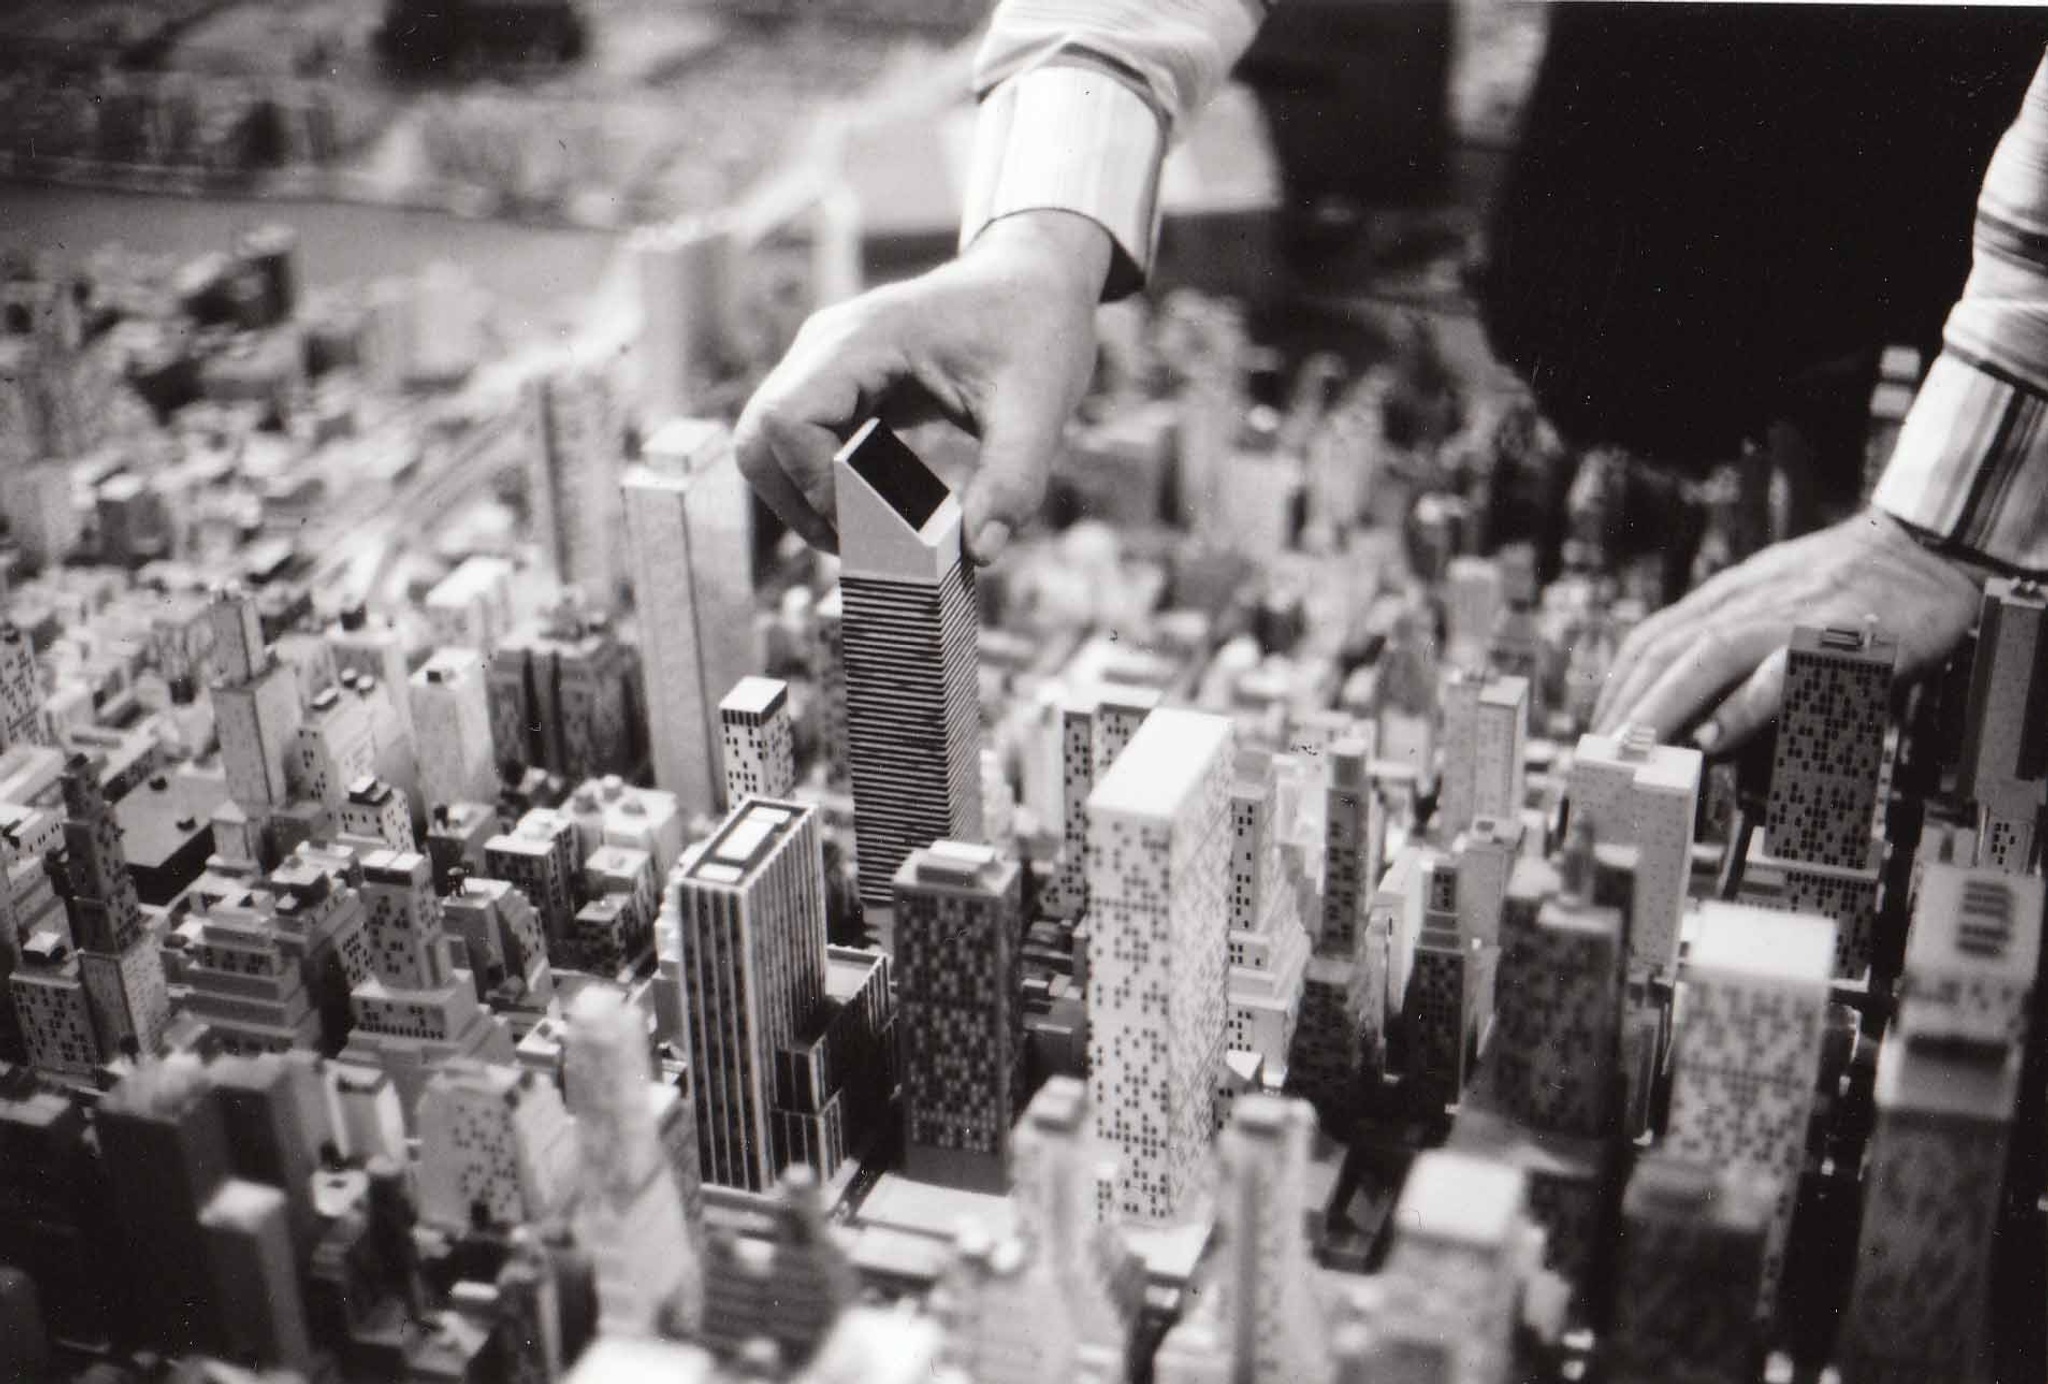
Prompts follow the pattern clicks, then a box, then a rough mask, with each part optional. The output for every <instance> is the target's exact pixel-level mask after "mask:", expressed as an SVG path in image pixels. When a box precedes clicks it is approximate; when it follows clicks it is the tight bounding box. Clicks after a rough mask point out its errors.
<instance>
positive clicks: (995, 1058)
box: [895, 841, 1024, 1191]
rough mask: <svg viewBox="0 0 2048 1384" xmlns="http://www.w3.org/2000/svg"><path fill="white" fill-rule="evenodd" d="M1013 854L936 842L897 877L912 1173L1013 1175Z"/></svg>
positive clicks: (992, 1184) (1016, 1003) (986, 1181)
mask: <svg viewBox="0 0 2048 1384" xmlns="http://www.w3.org/2000/svg"><path fill="white" fill-rule="evenodd" d="M1018 880H1019V871H1018V868H1017V865H1016V862H1014V861H1009V860H1004V859H1002V858H1001V857H1000V856H998V855H997V854H996V852H995V851H994V850H992V849H990V848H989V847H987V846H976V845H971V844H966V843H962V842H956V841H938V842H934V843H933V844H932V845H930V846H928V847H925V848H923V849H921V850H917V851H913V852H911V854H910V856H909V858H908V859H906V860H905V861H904V862H903V868H902V869H901V870H899V871H897V873H896V915H895V934H896V986H897V1002H898V1004H899V1006H900V1018H901V1022H902V1025H903V1039H902V1046H903V1126H904V1154H905V1164H906V1167H907V1169H908V1171H909V1173H910V1175H911V1176H912V1177H915V1178H921V1179H924V1180H926V1181H930V1182H941V1183H948V1184H954V1185H959V1186H968V1187H979V1188H983V1189H985V1190H988V1191H1001V1190H1002V1189H1003V1188H1004V1187H1005V1186H1006V1185H1008V1182H1009V1151H1010V1124H1011V1121H1012V1119H1013V1117H1014V1115H1015V1113H1016V1081H1017V1076H1018V1070H1017V1068H1018V1058H1019V1057H1020V1056H1021V1053H1022V1039H1023V1028H1024V1011H1023V996H1022V995H1021V994H1019V993H1018V974H1017V938H1018V935H1019V930H1020V929H1019V924H1018V912H1019V909H1020V908H1021V898H1020V889H1019V883H1018Z"/></svg>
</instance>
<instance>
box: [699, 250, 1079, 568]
mask: <svg viewBox="0 0 2048 1384" xmlns="http://www.w3.org/2000/svg"><path fill="white" fill-rule="evenodd" d="M1109 258H1110V244H1109V237H1108V235H1107V234H1106V233H1105V232H1104V231H1103V230H1102V229H1101V228H1100V227H1099V226H1097V225H1096V224H1095V223H1094V222H1092V221H1089V220H1086V219H1084V218H1082V217H1080V216H1076V215H1073V214H1071V213H1068V212H1063V211H1040V212H1027V213H1024V214H1021V215H1017V216H1011V217H1006V218H1004V219H1003V220H1002V221H999V222H996V223H993V224H991V225H990V226H989V227H988V228H987V229H986V230H985V231H984V232H983V233H982V234H981V235H980V236H979V237H978V238H976V240H975V241H974V243H973V244H972V245H971V246H969V247H968V249H967V251H966V252H965V253H964V254H962V255H961V256H960V258H958V259H956V260H953V261H951V262H949V263H947V264H945V265H942V266H940V267H939V268H937V269H935V270H933V271H931V272H930V273H928V274H925V275H922V276H921V277H919V278H916V279H912V280H910V281H909V282H907V283H902V284H892V285H889V286H886V287H883V288H880V289H876V290H875V291H873V292H871V293H867V294H864V295H862V296H861V297H859V298H856V299H854V300H853V301H851V302H848V303H844V304H841V305H839V306H836V307H832V308H828V309H826V310H825V311H823V312H820V313H819V314H817V315H816V316H815V317H813V318H812V319H811V320H810V321H809V322H807V323H805V324H804V328H803V330H802V331H801V332H800V333H799V334H798V336H797V339H796V342H795V344H794V345H792V346H791V347H790V350H789V354H788V355H787V356H785V357H784V358H783V360H782V362H781V364H779V365H778V366H776V368H775V370H774V372H773V373H772V374H770V375H769V377H768V378H767V380H766V381H765V382H764V383H763V384H762V385H761V388H760V389H759V391H757V392H756V393H755V395H754V397H753V399H752V400H751V401H750V402H749V403H748V404H747V408H746V411H745V413H743V414H742V415H741V417H740V421H739V426H738V428H737V430H736V433H735V446H736V447H737V449H738V453H739V464H740V468H741V470H743V471H744V472H745V473H746V475H747V478H748V479H749V480H750V481H752V482H753V484H754V488H755V489H756V490H757V491H759V492H760V495H761V498H762V499H763V500H764V501H765V502H766V503H767V504H768V506H769V508H771V509H773V510H774V511H775V512H776V513H777V514H778V515H780V516H781V518H782V520H783V522H784V523H786V524H788V525H789V526H790V527H791V528H793V529H795V530H796V531H797V532H798V533H800V534H802V535H803V536H804V538H805V539H806V540H808V541H809V542H810V543H812V544H813V545H815V546H817V547H820V548H826V549H835V550H836V548H837V546H838V535H837V534H836V532H835V531H834V529H833V519H832V516H833V496H832V456H833V453H835V452H836V451H838V450H839V447H840V444H841V443H842V442H843V441H844V439H845V437H846V435H847V434H848V433H850V432H851V431H852V430H853V428H854V427H855V426H856V425H857V424H858V423H860V422H861V421H862V420H863V419H865V418H867V417H868V416H869V415H870V414H873V413H876V412H878V411H879V412H881V413H882V414H883V415H884V416H886V417H887V418H888V419H889V420H890V421H891V422H892V423H894V424H896V425H898V426H901V425H904V424H907V423H915V422H921V421H926V420H929V419H931V418H944V419H947V420H949V421H951V422H953V423H956V424H958V425H959V426H961V427H963V428H966V429H967V430H968V431H970V432H972V433H974V434H975V435H976V436H977V437H979V438H980V439H981V444H982V447H981V469H980V471H979V473H978V474H977V475H976V476H975V478H974V480H973V481H972V482H971V483H970V484H969V485H968V486H967V487H966V492H965V496H964V505H965V509H966V516H965V518H966V525H965V529H964V532H965V534H966V537H967V547H968V551H969V553H970V555H971V556H973V558H974V559H975V560H976V561H977V562H981V563H987V562H991V561H993V560H994V559H995V558H996V556H997V555H998V554H1000V553H1001V552H1002V549H1003V546H1004V545H1005V544H1006V543H1008V542H1009V539H1010V535H1011V533H1012V532H1014V530H1015V529H1016V528H1017V527H1018V526H1019V525H1020V524H1022V523H1023V522H1024V521H1025V520H1027V519H1029V518H1030V517H1031V516H1032V515H1033V514H1034V513H1036V512H1037V509H1038V505H1039V501H1040V499H1041V498H1042V497H1043V495H1044V492H1045V478H1046V471H1047V468H1048V466H1049V465H1050V464H1051V460H1052V454H1053V451H1054V449H1055V448H1056V447H1057V446H1058V445H1059V440H1060V432H1061V429H1062V428H1063V427H1064V426H1065V424H1066V420H1067V418H1068V416H1069V415H1070V414H1071V413H1072V412H1073V410H1074V405H1075V404H1076V403H1078V402H1079V401H1080V398H1081V395H1082V393H1083V392H1084V391H1085V390H1086V388H1087V386H1088V379H1089V373H1090V370H1091V369H1092V366H1093V362H1094V355H1095V305H1096V303H1097V302H1098V301H1099V299H1100V298H1101V294H1102V285H1103V280H1104V279H1105V277H1106V276H1107V274H1108V272H1109Z"/></svg>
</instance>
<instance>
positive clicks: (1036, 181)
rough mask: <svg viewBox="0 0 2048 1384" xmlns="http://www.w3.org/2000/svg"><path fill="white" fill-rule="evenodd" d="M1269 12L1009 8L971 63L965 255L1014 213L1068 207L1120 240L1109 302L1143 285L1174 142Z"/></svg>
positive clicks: (1226, 1) (1100, 5)
mask: <svg viewBox="0 0 2048 1384" xmlns="http://www.w3.org/2000/svg"><path fill="white" fill-rule="evenodd" d="M1265 10H1266V4H1265V0H1093V2H1092V3H1091V2H1090V0H1004V3H1003V4H1002V5H1000V6H999V7H998V8H997V10H996V13H995V16H994V18H993V19H992V20H991V22H990V26H989V33H988V37H987V39H986V40H985V41H984V43H983V44H982V48H981V53H980V56H979V58H978V60H977V63H976V70H975V86H976V90H977V91H978V92H979V93H980V94H981V96H982V107H981V112H980V116H979V120H978V125H977V130H976V137H975V151H974V161H973V164H972V167H971V169H970V174H969V183H968V189H967V196H966V201H965V206H964V208H963V214H962V218H961V243H962V245H963V247H964V246H965V245H966V244H968V243H971V242H972V241H973V240H974V238H975V237H976V236H977V235H979V234H980V233H981V231H982V229H983V228H984V227H985V226H987V225H988V224H989V223H991V222H993V221H996V220H1000V219H1001V218H1003V217H1006V216H1010V215H1014V214H1016V213H1018V212H1023V211H1033V210H1042V209H1053V210H1060V211H1068V212H1073V213H1075V214H1078V215H1081V216H1085V217H1087V218H1089V219H1090V220H1092V221H1094V222H1095V223H1096V224H1098V225H1100V226H1101V227H1102V228H1103V229H1104V230H1105V231H1107V232H1108V233H1109V236H1110V239H1111V241H1112V243H1113V244H1114V247H1115V254H1114V256H1113V260H1112V265H1111V269H1110V274H1109V286H1108V287H1109V294H1110V296H1113V297H1114V296H1120V295H1121V294H1123V293H1127V292H1129V291H1131V290H1132V289H1134V288H1136V287H1137V286H1138V285H1139V284H1140V283H1142V282H1143V280H1144V277H1145V275H1146V273H1147V272H1148V271H1149V269H1150V265H1151V258H1152V249H1153V240H1154V236H1155V234H1156V229H1157V219H1158V188H1159V168H1160V165H1161V163H1162V162H1163V161H1164V159H1165V156H1166V150H1167V147H1168V145H1169V143H1170V142H1171V140H1172V138H1173V136H1174V134H1175V132H1176V131H1177V130H1178V129H1179V128H1180V127H1181V125H1182V124H1183V122H1184V121H1185V120H1186V119H1187V118H1188V117H1189V116H1191V115H1192V114H1193V113H1194V112H1195V111H1196V110H1198V109H1199V108H1200V107H1201V105H1202V103H1203V102H1204V101H1206V100H1207V99H1208V97H1209V96H1210V94H1211V93H1213V92H1214V91H1215V89H1216V88H1217V87H1218V86H1219V85H1221V83H1222V81H1223V79H1224V77H1225V76H1226V75H1227V74H1228V73H1229V71H1230V68H1231V66H1232V65H1233V64H1234V63H1235V62H1236V61H1237V58H1238V56H1239V55H1240V54H1241V53H1242V52H1243V51H1244V49H1245V48H1246V47H1247V46H1248V45H1249V44H1250V43H1251V40H1252V36H1253V35H1254V34H1255V33H1256V32H1257V31H1258V25H1259V21H1260V20H1261V19H1262V18H1263V17H1264V14H1265Z"/></svg>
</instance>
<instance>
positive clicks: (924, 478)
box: [846, 418, 951, 529]
mask: <svg viewBox="0 0 2048 1384" xmlns="http://www.w3.org/2000/svg"><path fill="white" fill-rule="evenodd" d="M846 464H847V465H848V466H851V467H852V468H853V469H854V471H855V473H856V474H858V475H859V476H860V478H861V479H862V480H864V481H866V482H867V483H868V484H869V485H870V486H872V487H873V488H874V491H875V493H876V494H877V495H880V496H881V497H882V498H883V499H884V500H886V501H888V502H889V507H890V508H891V509H893V510H895V511H896V512H897V513H898V514H900V515H902V516H903V522H904V523H906V524H908V525H910V527H912V528H913V529H921V528H923V527H924V524H925V520H927V519H929V518H931V517H932V514H933V513H934V512H935V511H936V510H937V509H938V507H939V506H940V505H941V504H944V503H945V500H946V496H947V495H948V494H949V493H951V492H949V491H948V490H947V489H946V483H945V482H944V481H942V480H940V479H939V478H938V477H937V476H936V475H934V474H932V469H931V468H930V467H929V466H926V465H925V464H924V462H922V461H921V460H919V459H918V455H917V453H915V452H913V451H911V450H910V448H908V447H906V446H904V445H903V439H902V438H900V437H898V436H896V434H895V433H893V432H891V431H889V427H888V425H887V424H886V423H884V422H882V420H881V419H879V418H875V419H871V420H869V421H868V422H867V423H866V424H865V425H863V426H862V428H861V430H860V431H859V432H857V433H855V434H854V435H853V441H852V442H851V443H850V444H849V445H848V448H847V453H846Z"/></svg>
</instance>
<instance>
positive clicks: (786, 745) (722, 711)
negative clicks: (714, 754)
mask: <svg viewBox="0 0 2048 1384" xmlns="http://www.w3.org/2000/svg"><path fill="white" fill-rule="evenodd" d="M718 722H719V727H720V730H721V739H722V741H723V743H722V745H721V746H720V748H721V749H722V751H723V756H722V757H723V759H724V761H725V800H726V801H727V802H728V803H734V804H737V803H740V802H744V801H745V800H746V799H748V798H786V797H788V796H789V795H790V794H792V793H794V792H795V791H796V747H795V742H796V737H795V732H794V729H793V727H792V726H791V724H790V719H789V684H788V683H786V682H783V681H782V680H781V679H780V678H759V677H752V676H748V677H744V678H741V679H740V680H739V681H738V682H737V683H734V684H733V688H732V691H730V692H728V693H726V694H725V700H724V701H722V702H720V703H719V704H718Z"/></svg>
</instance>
